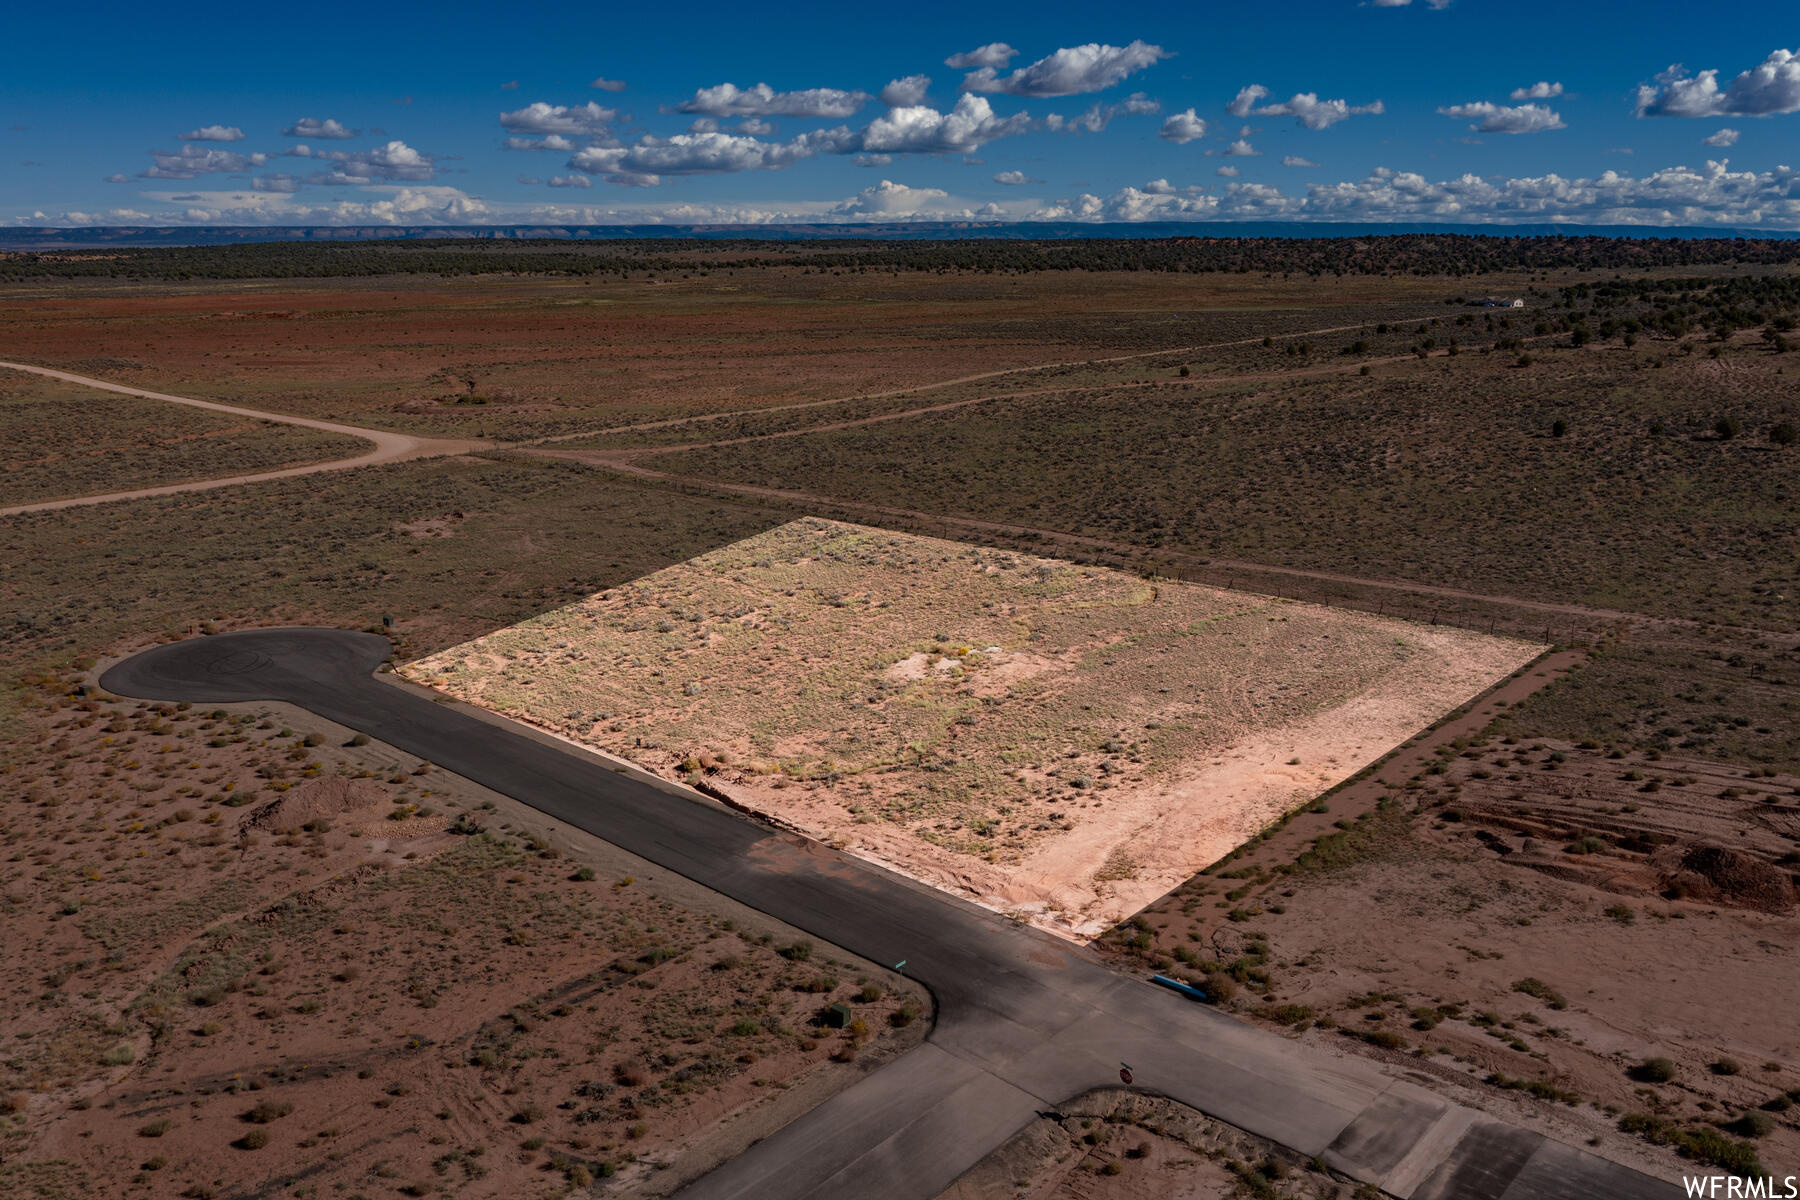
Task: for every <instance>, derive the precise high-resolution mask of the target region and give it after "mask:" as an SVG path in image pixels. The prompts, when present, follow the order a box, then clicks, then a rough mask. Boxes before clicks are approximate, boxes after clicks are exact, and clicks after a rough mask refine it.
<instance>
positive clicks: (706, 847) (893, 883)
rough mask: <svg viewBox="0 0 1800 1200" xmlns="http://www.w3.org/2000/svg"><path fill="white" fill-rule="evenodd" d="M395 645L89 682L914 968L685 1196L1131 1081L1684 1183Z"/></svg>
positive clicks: (912, 1163)
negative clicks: (572, 840)
mask: <svg viewBox="0 0 1800 1200" xmlns="http://www.w3.org/2000/svg"><path fill="white" fill-rule="evenodd" d="M388 653H389V646H388V643H387V641H386V640H385V639H383V638H380V637H376V636H373V635H370V634H364V633H350V632H346V631H343V630H331V629H270V630H258V631H253V632H247V633H234V634H226V635H223V636H219V637H212V638H200V639H194V640H190V641H184V642H175V643H171V644H168V645H164V646H158V647H156V648H155V649H152V650H147V651H145V652H143V653H142V654H139V655H137V656H135V657H133V658H130V659H127V660H125V661H124V662H121V663H119V664H118V665H116V666H114V667H113V668H111V669H110V670H108V671H107V672H106V673H105V675H104V676H103V677H102V678H101V681H100V682H101V684H102V686H104V687H105V688H106V689H107V690H109V691H111V692H114V693H117V694H119V695H124V696H134V697H139V698H145V699H156V700H191V701H196V702H200V703H228V702H234V701H253V700H283V701H287V702H289V703H293V704H297V705H299V706H300V707H302V708H306V709H309V710H310V711H312V712H314V713H317V714H318V715H319V716H321V717H324V718H326V719H327V720H331V721H335V722H337V723H338V724H340V725H345V726H348V727H349V728H352V729H356V730H360V731H361V732H363V733H366V734H368V735H369V736H370V737H371V738H377V739H380V740H381V741H384V742H387V743H388V744H390V745H393V746H395V747H397V748H399V749H401V750H404V751H406V752H407V753H410V754H414V755H417V756H419V757H421V758H425V759H428V760H430V761H431V762H433V763H436V764H437V765H439V766H440V767H443V768H444V769H445V770H449V771H453V772H455V773H456V774H459V775H463V776H465V777H467V778H469V779H471V780H474V781H475V782H477V783H480V784H482V785H484V786H486V787H488V788H491V789H493V790H495V791H498V792H501V793H504V794H506V795H509V796H513V797H515V798H516V799H518V800H520V801H522V802H524V803H525V804H528V805H530V806H531V807H533V808H536V809H538V810H540V811H541V812H544V813H547V814H549V815H550V816H553V817H556V818H557V819H559V820H563V821H567V822H568V823H570V824H571V825H575V826H577V827H579V828H581V829H584V830H587V831H588V832H590V833H593V834H595V835H597V836H599V837H601V838H604V839H605V840H607V841H609V842H612V843H614V844H615V845H618V846H620V847H623V848H624V849H626V850H629V851H631V852H633V853H635V854H638V855H640V856H642V857H644V858H646V859H649V860H650V861H652V862H654V863H657V864H659V865H660V866H663V867H665V868H667V869H669V870H672V871H675V872H677V873H679V874H681V875H684V876H686V877H688V878H689V879H692V880H694V881H696V882H698V883H701V884H704V885H706V886H707V887H710V888H713V889H714V890H716V891H719V892H722V893H724V894H725V895H728V896H730V897H732V898H733V899H735V900H738V901H740V902H742V903H744V904H747V905H750V906H751V907H753V908H757V909H760V910H761V911H763V912H766V913H769V914H770V915H772V916H775V917H778V918H779V919H781V920H783V921H785V922H787V923H788V924H790V925H794V926H796V927H798V928H800V929H804V930H806V931H807V932H809V933H811V934H813V935H815V936H817V937H819V938H821V939H823V940H825V941H828V942H831V943H833V944H835V945H838V946H842V947H843V948H844V949H846V950H849V951H851V952H853V953H855V954H859V955H861V956H863V957H865V958H868V959H873V960H874V961H876V962H883V963H897V962H899V961H900V960H901V959H905V960H906V963H907V965H906V972H907V974H908V975H911V976H912V977H914V978H915V979H917V980H919V981H920V982H921V983H923V984H924V985H925V986H926V987H928V988H929V989H930V990H931V992H932V994H933V996H934V997H935V999H936V1001H937V1005H938V1015H937V1023H936V1025H935V1027H934V1028H933V1030H932V1032H931V1034H930V1036H929V1037H928V1038H927V1039H926V1041H925V1043H924V1044H923V1045H922V1046H920V1047H919V1048H917V1049H916V1050H913V1051H911V1052H910V1053H908V1054H905V1055H903V1056H902V1057H900V1058H898V1059H896V1060H895V1061H894V1062H892V1063H890V1064H889V1065H887V1066H885V1067H883V1068H881V1069H880V1070H878V1071H875V1072H872V1073H871V1074H869V1075H868V1076H866V1077H864V1078H863V1079H862V1080H860V1081H859V1082H857V1083H856V1084H855V1085H853V1086H851V1087H850V1088H848V1089H846V1090H845V1091H843V1092H840V1093H839V1094H837V1095H836V1096H834V1097H833V1098H831V1099H830V1100H828V1101H826V1102H825V1103H823V1104H821V1105H820V1106H819V1107H817V1108H815V1109H813V1110H812V1111H811V1112H809V1113H807V1114H806V1115H805V1116H803V1117H801V1118H800V1119H798V1120H796V1121H794V1122H793V1123H792V1124H790V1125H788V1126H787V1127H785V1128H783V1129H781V1130H780V1131H779V1132H777V1133H775V1134H774V1135H772V1136H770V1137H768V1138H765V1139H764V1140H763V1141H761V1142H758V1143H757V1144H756V1145H754V1146H752V1147H751V1148H750V1149H749V1150H747V1151H746V1152H744V1153H743V1154H741V1155H739V1156H738V1157H737V1158H735V1159H733V1160H731V1161H730V1162H727V1163H725V1164H724V1165H722V1166H720V1167H719V1168H718V1169H717V1170H715V1171H713V1172H712V1173H711V1174H709V1175H707V1176H705V1177H703V1178H702V1179H700V1180H698V1181H697V1182H696V1183H694V1184H693V1185H692V1186H691V1187H689V1188H688V1189H687V1191H686V1192H685V1193H684V1195H687V1196H690V1197H693V1198H695V1200H713V1198H715V1197H719V1198H722V1197H741V1198H749V1197H766V1198H768V1200H791V1198H792V1200H797V1198H799V1197H816V1198H818V1200H827V1198H834V1197H844V1196H855V1197H858V1198H868V1200H877V1198H881V1197H895V1198H907V1200H924V1198H926V1197H930V1196H934V1195H936V1194H937V1193H938V1192H939V1191H941V1190H942V1189H943V1188H945V1187H946V1186H948V1185H949V1184H950V1183H951V1182H952V1181H953V1180H955V1179H956V1178H957V1177H958V1176H959V1175H961V1174H962V1173H963V1172H964V1171H966V1170H968V1169H969V1168H970V1167H972V1166H973V1165H974V1164H975V1163H977V1162H978V1161H980V1159H981V1158H983V1157H984V1156H985V1155H986V1154H987V1153H988V1152H989V1151H991V1150H993V1149H995V1148H996V1147H998V1146H999V1145H1001V1144H1002V1143H1003V1142H1005V1141H1006V1140H1007V1139H1008V1138H1009V1137H1011V1136H1012V1135H1013V1134H1014V1133H1016V1132H1017V1131H1018V1130H1019V1129H1021V1128H1023V1127H1024V1126H1025V1125H1026V1124H1027V1123H1029V1122H1030V1121H1031V1120H1032V1118H1033V1117H1034V1115H1035V1114H1037V1113H1039V1112H1043V1111H1053V1110H1054V1109H1055V1108H1056V1107H1057V1105H1058V1104H1059V1103H1061V1102H1063V1101H1065V1100H1067V1099H1071V1098H1073V1097H1075V1096H1077V1095H1080V1094H1081V1093H1083V1092H1087V1091H1090V1090H1092V1089H1095V1088H1101V1087H1116V1086H1118V1074H1117V1072H1118V1068H1119V1064H1120V1063H1121V1062H1129V1063H1131V1064H1132V1066H1133V1067H1134V1068H1135V1070H1136V1084H1135V1086H1137V1087H1138V1088H1140V1089H1141V1090H1143V1091H1146V1092H1152V1093H1158V1094H1162V1095H1166V1096H1169V1097H1171V1098H1173V1099H1175V1100H1179V1101H1181V1102H1182V1103H1185V1104H1188V1105H1191V1106H1193V1107H1194V1108H1197V1109H1199V1110H1200V1111H1202V1112H1204V1113H1206V1114H1208V1115H1209V1116H1212V1117H1216V1118H1218V1119H1219V1120H1222V1121H1225V1122H1227V1123H1229V1124H1231V1125H1235V1126H1237V1127H1238V1128H1240V1129H1243V1130H1247V1131H1248V1132H1250V1133H1253V1134H1257V1135H1259V1136H1261V1137H1265V1138H1268V1139H1270V1140H1272V1141H1275V1142H1278V1143H1280V1144H1282V1145H1285V1146H1288V1147H1291V1148H1292V1149H1294V1150H1297V1151H1299V1152H1300V1153H1301V1154H1303V1155H1307V1156H1314V1155H1316V1156H1319V1157H1321V1158H1323V1159H1324V1160H1325V1161H1326V1162H1327V1163H1329V1164H1331V1165H1332V1166H1333V1167H1335V1168H1337V1169H1338V1170H1340V1171H1343V1172H1344V1173H1345V1174H1347V1175H1349V1176H1351V1177H1353V1178H1355V1179H1358V1180H1367V1181H1372V1182H1374V1183H1377V1184H1379V1185H1380V1186H1381V1188H1382V1189H1383V1190H1384V1191H1386V1192H1388V1193H1390V1194H1392V1195H1395V1196H1400V1197H1404V1198H1406V1200H1477V1198H1488V1200H1559V1198H1563V1197H1567V1198H1568V1200H1576V1198H1577V1197H1579V1198H1580V1200H1661V1198H1662V1197H1675V1196H1678V1195H1680V1194H1681V1191H1680V1189H1679V1188H1677V1187H1676V1186H1675V1185H1673V1184H1669V1183H1666V1182H1662V1181H1659V1180H1655V1179H1652V1178H1650V1177H1648V1176H1645V1175H1642V1174H1640V1173H1638V1172H1636V1171H1632V1170H1629V1169H1627V1168H1625V1167H1622V1166H1619V1165H1617V1164H1615V1163H1612V1162H1609V1161H1607V1160H1605V1159H1602V1158H1599V1157H1596V1156H1595V1155H1592V1154H1589V1153H1587V1152H1585V1151H1582V1150H1577V1149H1575V1148H1573V1147H1570V1146H1565V1145H1563V1144H1561V1143H1559V1142H1555V1141H1551V1140H1549V1139H1547V1138H1545V1137H1543V1136H1541V1135H1539V1134H1536V1133H1531V1132H1528V1131H1526V1130H1523V1129H1519V1128H1517V1127H1515V1126H1512V1125H1508V1124H1506V1123H1504V1122H1501V1121H1498V1120H1495V1119H1494V1118H1492V1117H1489V1116H1487V1115H1485V1114H1482V1113H1480V1112H1477V1111H1475V1110H1473V1109H1468V1108H1463V1107H1461V1106H1458V1105H1454V1104H1451V1103H1448V1102H1446V1101H1444V1100H1442V1099H1440V1098H1438V1097H1437V1096H1436V1095H1435V1094H1434V1093H1432V1092H1431V1091H1429V1090H1427V1089H1426V1088H1424V1087H1421V1086H1419V1084H1417V1083H1415V1082H1412V1081H1411V1080H1409V1079H1408V1078H1407V1075H1406V1072H1405V1071H1404V1070H1403V1069H1400V1068H1390V1067H1386V1066H1383V1065H1381V1064H1378V1063H1375V1062H1372V1061H1369V1060H1367V1059H1363V1058H1359V1057H1354V1056H1345V1057H1338V1056H1334V1055H1331V1054H1328V1053H1325V1052H1323V1051H1320V1050H1315V1049H1312V1048H1309V1047H1306V1046H1302V1045H1300V1044H1298V1043H1295V1042H1290V1041H1288V1040H1286V1039H1284V1038H1282V1037H1279V1036H1277V1035H1275V1034H1273V1033H1268V1032H1265V1031H1263V1030H1260V1029H1257V1028H1254V1027H1252V1026H1250V1025H1247V1024H1244V1023H1242V1022H1239V1021H1237V1020H1234V1019H1233V1018H1231V1017H1229V1016H1226V1015H1225V1014H1223V1013H1219V1012H1216V1011H1214V1010H1212V1009H1210V1008H1207V1007H1205V1006H1203V1005H1199V1004H1195V1003H1193V1002H1192V1001H1188V1000H1184V999H1182V998H1181V997H1178V996H1175V995H1173V994H1172V993H1169V992H1167V991H1164V990H1163V989H1161V988H1157V987H1154V986H1151V985H1150V984H1149V983H1147V982H1146V981H1144V980H1141V979H1135V978H1130V977H1127V976H1125V975H1121V974H1118V973H1117V972H1114V971H1112V970H1109V969H1108V968H1106V967H1105V966H1103V965H1101V964H1100V963H1099V962H1097V961H1096V960H1095V959H1094V958H1093V957H1092V956H1090V955H1089V954H1087V953H1085V952H1084V951H1082V950H1081V949H1079V948H1077V947H1075V946H1072V945H1070V944H1068V943H1065V942H1063V941H1060V940H1058V939H1056V938H1053V937H1051V936H1049V935H1047V934H1043V933H1040V932H1038V931H1036V930H1033V929H1030V928H1023V927H1017V926H1014V925H1013V924H1011V923H1010V922H1008V921H1006V920H1004V919H1002V918H1000V917H998V916H996V915H995V914H993V913H990V912H987V911H986V910H983V909H980V908H976V907H975V906H973V905H969V904H965V903H963V902H962V901H959V900H957V899H956V898H954V897H951V896H947V895H944V894H942V893H939V892H936V891H933V890H931V889H929V888H926V887H924V886H923V885H921V884H917V883H914V882H913V881H911V880H908V879H905V878H903V877H901V876H898V875H895V874H893V873H892V872H889V871H885V870H882V869H881V868H879V867H876V866H873V865H871V864H868V863H865V862H862V861H860V860H858V859H854V858H851V857H849V856H846V855H842V854H839V853H837V852H835V851H832V850H830V849H828V848H826V847H822V846H819V845H817V844H815V843H812V842H808V841H806V840H805V839H801V838H798V837H794V836H791V835H784V834H779V833H776V832H773V831H771V830H769V829H767V828H765V827H763V826H761V825H758V824H756V823H755V822H753V821H751V820H748V819H746V818H744V817H742V816H739V815H738V814H735V813H733V812H731V811H729V810H727V809H725V808H723V807H720V806H716V805H713V804H710V803H708V802H704V801H701V800H698V799H695V798H693V797H691V796H690V795H688V794H687V793H685V792H683V791H681V790H679V789H676V788H674V787H672V786H671V787H661V786H658V785H656V784H654V783H648V782H645V781H644V780H642V779H640V778H637V777H634V776H632V775H628V774H625V773H623V772H621V771H617V770H614V769H611V768H609V767H607V766H606V765H604V764H603V763H601V762H599V761H597V760H595V759H591V758H587V757H584V756H581V755H578V754H575V753H571V752H569V751H566V750H561V749H558V748H557V747H556V746H554V745H553V744H548V743H546V742H544V741H541V740H539V739H536V738H533V737H530V736H527V735H525V734H523V733H521V732H518V731H516V730H515V729H513V728H508V727H507V726H506V725H505V723H503V722H495V721H492V720H485V719H482V718H478V717H475V716H472V715H470V714H469V713H467V712H464V711H462V710H460V709H459V708H458V707H457V706H454V705H450V704H443V703H434V702H433V701H432V700H430V699H427V698H425V697H423V696H421V695H418V694H416V693H413V692H410V691H407V690H405V689H402V688H399V687H395V686H392V685H391V684H389V683H386V682H383V681H381V680H380V679H377V678H376V677H374V675H373V674H372V672H373V671H374V670H375V668H376V666H377V665H378V664H380V662H381V661H382V660H383V659H384V658H385V657H386V656H387V654H388Z"/></svg>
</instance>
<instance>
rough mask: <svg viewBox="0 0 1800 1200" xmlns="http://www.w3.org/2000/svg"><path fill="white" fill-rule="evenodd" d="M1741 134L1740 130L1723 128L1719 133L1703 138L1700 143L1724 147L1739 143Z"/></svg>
mask: <svg viewBox="0 0 1800 1200" xmlns="http://www.w3.org/2000/svg"><path fill="white" fill-rule="evenodd" d="M1739 136H1740V135H1739V134H1738V131H1737V130H1735V129H1721V130H1719V132H1717V133H1713V134H1708V135H1707V136H1706V137H1703V138H1701V139H1700V144H1701V145H1703V146H1717V147H1719V148H1720V149H1724V148H1725V147H1727V146H1735V145H1737V140H1738V137H1739Z"/></svg>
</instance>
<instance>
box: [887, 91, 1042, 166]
mask: <svg viewBox="0 0 1800 1200" xmlns="http://www.w3.org/2000/svg"><path fill="white" fill-rule="evenodd" d="M1030 127H1031V118H1030V117H1029V116H1027V115H1026V114H1024V113H1015V114H1013V115H1012V116H1010V117H996V116H995V115H994V109H993V106H992V105H990V104H989V103H988V102H987V100H986V99H985V98H983V97H981V96H972V95H964V96H961V97H959V98H958V99H957V101H956V105H955V107H953V108H951V110H950V111H949V112H940V111H938V110H937V109H935V108H931V107H929V106H927V105H922V104H920V105H909V106H908V107H905V108H892V109H889V110H888V111H887V112H885V113H883V114H882V115H881V116H879V117H876V118H875V119H874V120H873V121H871V122H869V126H868V128H867V129H865V130H863V132H862V144H861V146H860V147H859V148H860V149H862V150H864V151H867V152H870V153H875V154H884V153H888V154H969V153H972V152H973V151H976V150H979V149H980V148H981V147H982V146H985V145H986V144H987V143H989V142H991V141H994V140H995V139H996V138H1003V137H1007V136H1009V135H1011V134H1016V133H1023V132H1025V131H1026V130H1027V129H1029V128H1030Z"/></svg>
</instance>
